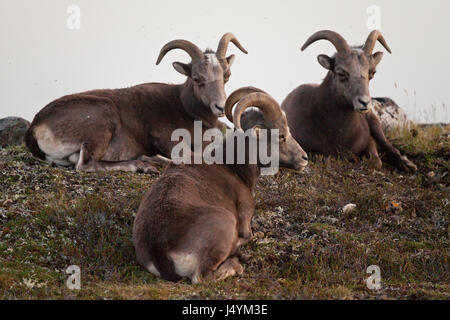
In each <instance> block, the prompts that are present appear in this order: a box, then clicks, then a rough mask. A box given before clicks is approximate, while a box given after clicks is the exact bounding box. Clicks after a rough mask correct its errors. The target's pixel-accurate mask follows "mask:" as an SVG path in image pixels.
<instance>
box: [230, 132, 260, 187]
mask: <svg viewBox="0 0 450 320" xmlns="http://www.w3.org/2000/svg"><path fill="white" fill-rule="evenodd" d="M228 141H229V140H228ZM245 141H246V142H245V157H244V159H245V161H244V164H238V145H237V143H236V140H235V143H233V144H230V143H228V144H227V139H225V141H224V142H223V144H222V152H223V163H224V164H225V165H226V166H227V168H228V169H229V170H230V171H232V172H233V173H234V174H235V175H237V176H238V177H239V178H240V179H241V180H242V181H243V182H244V184H245V185H246V186H247V187H248V188H249V189H250V190H252V189H253V188H254V187H255V185H256V183H257V182H258V179H259V176H260V174H261V170H260V168H259V165H258V164H250V159H252V158H253V157H252V154H250V151H249V150H250V148H249V144H248V139H246V140H245ZM229 148H233V150H229ZM253 152H256V155H257V154H258V151H257V150H256V149H255V150H254V151H253ZM227 154H228V155H229V157H228V161H227ZM230 154H233V157H231V156H230ZM230 158H231V159H230ZM230 160H231V161H230ZM257 162H258V163H259V161H257Z"/></svg>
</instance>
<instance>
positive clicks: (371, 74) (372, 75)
mask: <svg viewBox="0 0 450 320" xmlns="http://www.w3.org/2000/svg"><path fill="white" fill-rule="evenodd" d="M376 73H377V72H376V71H370V72H369V80H372V79H373V77H375V74H376Z"/></svg>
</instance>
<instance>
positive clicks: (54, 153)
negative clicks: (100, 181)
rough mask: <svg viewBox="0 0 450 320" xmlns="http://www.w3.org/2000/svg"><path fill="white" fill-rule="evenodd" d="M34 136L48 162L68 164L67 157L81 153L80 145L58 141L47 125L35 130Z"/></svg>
mask: <svg viewBox="0 0 450 320" xmlns="http://www.w3.org/2000/svg"><path fill="white" fill-rule="evenodd" d="M34 136H35V137H36V141H37V144H38V146H39V148H40V149H41V150H42V152H44V153H45V154H46V159H47V161H49V162H50V161H51V162H54V163H56V164H61V165H64V164H62V163H67V164H66V165H69V164H70V162H69V161H67V160H66V159H67V157H69V156H70V155H72V154H74V153H76V152H78V151H80V145H79V144H78V143H71V142H62V141H61V140H60V139H57V138H56V137H55V135H54V134H53V132H52V131H51V130H50V129H49V128H48V126H46V125H41V126H38V127H36V128H35V129H34Z"/></svg>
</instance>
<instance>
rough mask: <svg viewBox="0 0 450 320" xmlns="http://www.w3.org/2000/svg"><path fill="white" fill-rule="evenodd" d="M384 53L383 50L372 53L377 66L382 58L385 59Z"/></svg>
mask: <svg viewBox="0 0 450 320" xmlns="http://www.w3.org/2000/svg"><path fill="white" fill-rule="evenodd" d="M383 55H384V53H383V52H381V51H378V52H375V53H374V54H373V55H372V59H373V63H375V66H377V65H378V64H379V63H380V62H381V59H383Z"/></svg>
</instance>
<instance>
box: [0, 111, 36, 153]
mask: <svg viewBox="0 0 450 320" xmlns="http://www.w3.org/2000/svg"><path fill="white" fill-rule="evenodd" d="M29 127H30V123H29V122H28V121H27V120H25V119H22V118H19V117H7V118H3V119H0V147H2V148H4V147H7V146H15V145H19V144H22V142H23V139H24V137H25V133H26V132H27V130H28V128H29Z"/></svg>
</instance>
